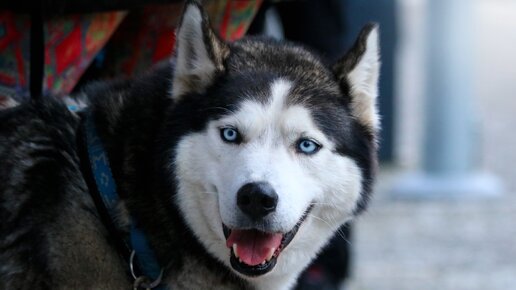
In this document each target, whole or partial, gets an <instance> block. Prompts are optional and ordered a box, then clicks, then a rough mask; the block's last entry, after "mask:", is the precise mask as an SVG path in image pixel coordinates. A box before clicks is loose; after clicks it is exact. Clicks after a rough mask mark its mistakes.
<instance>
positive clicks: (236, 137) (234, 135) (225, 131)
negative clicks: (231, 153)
mask: <svg viewBox="0 0 516 290" xmlns="http://www.w3.org/2000/svg"><path fill="white" fill-rule="evenodd" d="M220 138H222V140H224V142H227V143H240V142H241V141H242V137H241V136H240V133H238V131H237V129H235V128H231V127H225V128H220Z"/></svg>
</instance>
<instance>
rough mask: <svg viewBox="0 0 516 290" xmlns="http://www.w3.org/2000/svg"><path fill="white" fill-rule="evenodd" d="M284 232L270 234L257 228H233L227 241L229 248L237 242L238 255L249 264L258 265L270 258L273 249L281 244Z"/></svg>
mask: <svg viewBox="0 0 516 290" xmlns="http://www.w3.org/2000/svg"><path fill="white" fill-rule="evenodd" d="M282 238H283V235H282V234H270V233H264V232H260V231H257V230H232V231H231V234H230V235H229V238H228V240H227V241H226V246H227V247H228V248H231V247H233V244H237V253H236V254H237V255H238V257H239V258H240V260H241V261H242V262H244V263H246V264H247V265H250V266H256V265H259V264H260V263H262V262H263V261H264V260H265V259H267V258H268V256H269V253H270V251H271V249H277V248H278V247H279V246H280V244H281V239H282Z"/></svg>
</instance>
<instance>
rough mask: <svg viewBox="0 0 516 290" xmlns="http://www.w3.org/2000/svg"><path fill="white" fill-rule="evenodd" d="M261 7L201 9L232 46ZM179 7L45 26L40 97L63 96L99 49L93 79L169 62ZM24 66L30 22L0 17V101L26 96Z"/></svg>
mask: <svg viewBox="0 0 516 290" xmlns="http://www.w3.org/2000/svg"><path fill="white" fill-rule="evenodd" d="M262 2H263V0H246V1H241V0H211V1H207V2H206V5H205V6H206V10H207V11H208V14H209V15H210V18H211V20H212V25H213V27H214V28H215V29H216V30H217V31H219V33H220V35H221V36H222V37H223V38H225V39H227V40H235V39H238V38H240V37H242V36H243V35H244V34H245V32H246V31H247V29H248V27H249V25H250V23H251V21H252V19H253V18H254V16H255V14H256V12H257V11H258V8H259V7H260V5H261V4H262ZM181 7H182V4H170V5H158V6H156V5H153V6H146V7H145V8H143V9H142V10H139V11H131V12H130V13H127V12H122V11H119V12H105V13H94V14H81V15H67V16H64V17H61V18H53V19H51V20H49V21H47V22H46V23H45V27H44V33H45V75H44V80H43V81H44V84H43V92H44V95H56V96H63V95H67V94H69V93H70V92H71V91H72V90H73V88H74V87H75V85H76V84H77V82H78V81H79V79H80V78H81V76H82V75H83V73H84V72H85V70H86V69H87V68H88V67H89V66H90V64H91V63H92V61H93V59H94V58H95V57H96V56H98V55H99V51H101V50H102V49H103V48H105V53H103V54H101V55H102V56H103V58H104V59H105V61H104V62H103V63H102V70H101V74H100V75H99V77H114V76H120V75H126V76H129V75H133V74H134V73H137V72H141V71H144V70H146V69H148V68H149V67H151V66H152V64H154V63H157V62H159V61H161V60H163V59H166V58H168V57H170V56H171V54H172V52H173V47H174V44H175V28H176V26H177V22H178V20H179V17H180V13H181V10H182V9H181ZM122 20H123V21H122ZM108 40H109V43H108V45H107V46H106V43H107V42H108ZM29 60H30V18H29V17H28V16H27V15H20V14H14V13H11V12H7V11H4V12H0V97H1V96H12V95H20V96H28V95H29V75H30V63H29Z"/></svg>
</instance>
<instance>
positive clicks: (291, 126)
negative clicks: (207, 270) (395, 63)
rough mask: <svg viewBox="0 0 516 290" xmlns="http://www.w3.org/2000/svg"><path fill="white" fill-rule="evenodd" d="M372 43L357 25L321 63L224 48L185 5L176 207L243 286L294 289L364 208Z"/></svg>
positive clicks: (372, 108) (288, 49)
mask: <svg viewBox="0 0 516 290" xmlns="http://www.w3.org/2000/svg"><path fill="white" fill-rule="evenodd" d="M377 38H378V31H377V28H376V27H375V26H374V25H368V26H366V27H365V28H364V29H363V31H362V33H361V34H360V36H359V38H358V40H357V42H356V44H355V46H354V47H353V48H352V49H351V50H350V51H349V52H348V53H347V55H346V56H344V57H343V58H342V59H341V60H340V61H338V62H337V63H336V64H335V65H333V66H332V67H328V66H326V65H324V64H323V63H322V62H321V61H320V59H319V58H318V57H317V56H315V55H314V54H312V53H310V52H309V51H307V50H305V49H303V48H301V47H299V46H296V45H293V44H289V43H280V42H276V41H272V40H263V39H262V40H260V39H243V40H240V41H236V42H234V43H226V42H224V41H222V40H221V39H220V38H219V37H218V36H217V35H216V34H215V33H214V32H213V31H212V30H211V28H210V25H209V23H208V19H207V17H206V15H205V13H204V11H203V10H202V8H201V7H200V6H199V5H198V4H196V3H195V2H193V1H190V2H188V3H187V4H186V6H185V11H184V14H183V17H182V20H181V24H180V27H179V29H178V33H177V50H176V59H175V62H176V65H175V71H174V77H173V89H172V92H171V94H172V98H173V99H174V102H175V104H176V105H175V110H174V112H173V116H172V118H173V119H174V120H175V121H172V123H173V125H172V127H173V128H174V129H171V130H173V131H175V132H176V133H175V134H176V135H177V136H179V138H178V141H177V143H176V144H175V145H174V148H173V150H172V151H173V162H172V165H171V169H172V171H173V172H174V175H175V178H176V182H177V187H178V191H177V195H176V202H177V203H178V205H179V207H180V210H181V212H182V214H183V215H184V217H185V220H186V222H187V224H188V226H189V227H190V229H191V230H192V231H193V232H194V234H195V235H196V236H197V238H198V239H199V240H200V241H201V242H202V244H203V245H204V246H205V248H206V249H207V250H208V252H209V253H211V254H212V255H213V256H215V257H216V258H218V259H219V260H220V261H222V262H223V263H225V264H226V265H227V266H228V267H229V268H231V269H233V270H234V271H235V272H236V273H237V274H238V275H240V276H241V277H244V278H245V279H248V280H249V281H251V282H252V283H255V284H261V285H273V284H268V283H274V285H280V284H283V285H287V286H288V285H291V284H292V283H293V282H294V281H295V278H296V277H297V275H298V274H299V273H300V271H301V270H302V269H303V268H304V267H306V266H307V264H308V263H309V261H310V260H311V259H312V258H313V257H314V256H315V255H316V253H317V252H318V251H319V249H320V248H321V247H322V246H323V245H324V244H325V243H326V242H327V240H328V239H329V238H330V237H331V236H332V235H333V234H334V232H335V231H336V230H337V229H338V228H339V227H340V226H341V225H342V224H343V223H345V222H346V221H348V220H349V219H351V218H352V217H353V216H354V215H355V214H356V213H358V212H359V211H360V210H362V209H363V208H364V206H365V204H366V202H367V198H368V195H369V193H370V190H371V184H372V179H373V173H374V168H375V165H376V144H375V142H376V135H377V132H378V129H379V118H378V114H377V109H376V97H377V82H378V73H379V55H378V39H377ZM271 289H272V288H271Z"/></svg>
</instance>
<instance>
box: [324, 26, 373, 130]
mask: <svg viewBox="0 0 516 290" xmlns="http://www.w3.org/2000/svg"><path fill="white" fill-rule="evenodd" d="M379 50H380V49H379V43H378V25H376V24H374V23H370V24H367V25H366V26H365V27H364V28H363V29H362V32H360V35H359V37H358V39H357V41H356V42H355V44H354V45H353V47H352V48H351V49H350V50H349V51H348V53H347V54H346V55H345V56H344V57H343V58H341V59H340V60H339V61H337V63H336V64H335V65H334V66H333V72H334V73H335V75H336V76H337V79H338V80H339V82H340V85H341V87H342V88H343V90H344V93H349V96H350V97H351V101H350V109H351V114H352V115H353V117H354V118H356V119H357V120H358V122H360V123H361V124H362V125H364V126H366V127H367V128H368V129H370V130H371V131H372V132H373V133H376V132H377V131H378V130H379V127H380V117H379V114H378V109H377V107H376V99H377V96H378V80H379V74H380V51H379Z"/></svg>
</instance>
